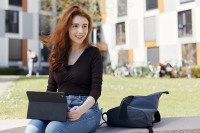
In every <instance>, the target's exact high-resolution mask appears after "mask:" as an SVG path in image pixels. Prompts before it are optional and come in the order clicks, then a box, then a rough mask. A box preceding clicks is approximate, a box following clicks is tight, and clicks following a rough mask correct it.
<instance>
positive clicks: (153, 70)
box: [143, 61, 161, 78]
mask: <svg viewBox="0 0 200 133" xmlns="http://www.w3.org/2000/svg"><path fill="white" fill-rule="evenodd" d="M160 69H161V67H160V66H159V65H158V66H156V67H154V66H153V65H151V62H150V61H149V62H148V65H147V69H145V70H144V72H143V75H144V76H145V77H146V78H151V77H154V78H159V72H160Z"/></svg>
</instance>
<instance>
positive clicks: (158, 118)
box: [153, 111, 160, 123]
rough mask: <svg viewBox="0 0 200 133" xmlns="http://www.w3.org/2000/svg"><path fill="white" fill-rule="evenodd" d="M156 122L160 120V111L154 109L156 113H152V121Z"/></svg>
mask: <svg viewBox="0 0 200 133" xmlns="http://www.w3.org/2000/svg"><path fill="white" fill-rule="evenodd" d="M157 122H160V113H159V111H156V113H155V114H154V121H153V123H157Z"/></svg>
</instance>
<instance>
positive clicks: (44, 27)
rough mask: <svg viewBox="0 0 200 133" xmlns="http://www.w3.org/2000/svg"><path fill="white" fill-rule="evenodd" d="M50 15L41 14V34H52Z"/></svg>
mask: <svg viewBox="0 0 200 133" xmlns="http://www.w3.org/2000/svg"><path fill="white" fill-rule="evenodd" d="M50 28H51V27H50V16H48V15H41V14H40V15H39V35H49V34H50V31H51V29H50Z"/></svg>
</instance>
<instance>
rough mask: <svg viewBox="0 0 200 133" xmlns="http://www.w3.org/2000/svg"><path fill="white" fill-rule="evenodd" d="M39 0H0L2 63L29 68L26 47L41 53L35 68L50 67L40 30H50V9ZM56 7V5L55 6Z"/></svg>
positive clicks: (6, 65) (2, 65)
mask: <svg viewBox="0 0 200 133" xmlns="http://www.w3.org/2000/svg"><path fill="white" fill-rule="evenodd" d="M44 4H45V3H44V2H43V3H41V2H40V0H1V1H0V22H1V24H0V67H21V68H25V69H26V68H27V50H28V49H30V50H32V51H34V52H35V53H36V55H37V56H38V62H37V63H34V67H35V68H36V69H42V68H43V67H48V62H47V61H48V54H49V50H48V49H47V48H46V47H44V46H43V45H42V44H41V43H40V41H39V36H40V34H41V31H43V30H45V31H49V32H50V31H51V29H52V28H51V27H52V25H51V26H50V24H49V23H48V22H47V21H48V17H50V16H51V15H52V13H51V12H49V11H43V10H42V8H41V7H42V6H43V5H44ZM52 10H53V8H52Z"/></svg>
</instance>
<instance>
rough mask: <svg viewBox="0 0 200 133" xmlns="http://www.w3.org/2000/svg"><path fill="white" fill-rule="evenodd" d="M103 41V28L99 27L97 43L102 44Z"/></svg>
mask: <svg viewBox="0 0 200 133" xmlns="http://www.w3.org/2000/svg"><path fill="white" fill-rule="evenodd" d="M102 42H104V41H103V34H102V29H101V26H98V27H97V43H102Z"/></svg>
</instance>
